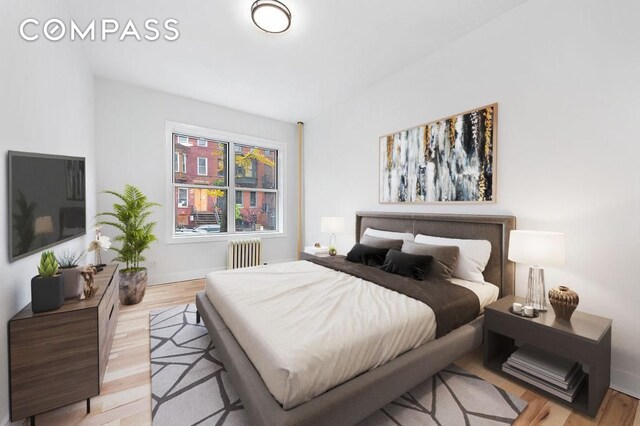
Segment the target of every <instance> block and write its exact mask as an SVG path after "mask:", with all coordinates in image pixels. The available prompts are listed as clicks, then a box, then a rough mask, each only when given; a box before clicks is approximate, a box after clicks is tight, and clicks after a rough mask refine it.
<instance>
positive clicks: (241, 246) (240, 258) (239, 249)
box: [227, 238, 262, 269]
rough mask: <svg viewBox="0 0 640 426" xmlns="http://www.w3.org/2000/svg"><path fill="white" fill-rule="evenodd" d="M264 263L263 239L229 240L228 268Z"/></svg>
mask: <svg viewBox="0 0 640 426" xmlns="http://www.w3.org/2000/svg"><path fill="white" fill-rule="evenodd" d="M261 264H262V240H261V239H260V238H250V239H246V240H230V241H229V259H228V261H227V269H237V268H247V267H249V266H258V265H261Z"/></svg>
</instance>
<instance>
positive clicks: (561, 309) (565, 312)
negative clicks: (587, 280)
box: [549, 285, 580, 321]
mask: <svg viewBox="0 0 640 426" xmlns="http://www.w3.org/2000/svg"><path fill="white" fill-rule="evenodd" d="M579 302H580V298H579V297H578V293H576V292H575V291H573V290H571V289H570V288H569V287H565V286H563V285H561V286H559V287H556V288H552V289H551V290H549V303H551V307H553V312H555V313H556V317H557V318H559V319H561V320H566V321H569V320H571V315H573V311H575V310H576V308H577V307H578V303H579Z"/></svg>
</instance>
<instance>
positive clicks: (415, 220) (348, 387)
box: [196, 212, 516, 425]
mask: <svg viewBox="0 0 640 426" xmlns="http://www.w3.org/2000/svg"><path fill="white" fill-rule="evenodd" d="M515 225H516V219H515V217H513V216H476V215H434V214H420V213H381V212H358V213H356V241H360V237H361V236H362V234H363V233H364V231H365V230H366V229H367V228H375V229H383V230H389V231H400V232H411V233H413V234H420V233H422V234H428V235H433V236H439V237H449V238H468V239H486V240H489V241H490V242H491V245H492V251H491V257H490V258H489V263H488V264H487V268H486V269H485V272H484V276H485V279H486V281H489V282H491V283H493V284H496V285H497V286H498V287H500V294H501V296H506V295H510V294H513V292H514V283H515V265H514V264H513V263H511V262H509V261H507V244H508V239H509V231H511V230H512V229H515ZM196 306H197V308H198V317H202V319H203V320H204V323H205V325H206V326H207V329H208V330H209V334H210V335H211V338H212V340H213V342H214V344H215V345H216V348H217V349H218V354H219V356H220V358H221V359H222V362H223V363H224V365H225V368H226V370H227V371H228V373H229V375H230V376H231V381H232V382H233V385H234V387H235V389H236V391H237V392H238V394H239V396H240V398H241V400H242V402H243V405H244V406H245V408H246V410H247V414H248V416H249V419H250V421H251V424H252V425H300V424H304V425H351V424H354V423H357V422H358V421H360V420H363V419H365V418H366V417H367V416H369V415H370V414H373V413H374V412H375V411H377V410H378V409H380V408H382V407H384V406H385V405H387V404H388V403H390V402H391V401H393V400H395V399H396V398H398V397H399V396H400V395H402V394H404V393H405V392H407V391H409V390H411V389H413V388H414V387H415V386H417V385H418V384H420V383H422V382H423V381H425V380H426V379H428V378H429V377H431V376H432V375H434V374H435V373H437V372H438V371H440V370H441V369H443V368H444V367H446V366H447V365H449V364H450V363H451V362H453V361H455V360H456V359H458V358H460V357H461V356H462V355H464V354H466V353H467V352H469V351H471V350H473V349H475V348H477V347H478V346H480V345H481V343H482V323H483V318H482V316H480V317H478V318H476V319H475V320H474V321H472V322H471V323H469V324H466V325H464V326H462V327H459V328H457V329H456V330H454V331H452V332H451V333H449V334H447V335H445V336H443V337H441V338H439V339H436V340H433V341H431V342H429V343H426V344H424V345H422V346H420V347H418V348H416V349H413V350H411V351H409V352H406V353H404V354H402V355H400V356H399V357H397V358H395V359H394V360H392V361H389V362H388V363H386V364H384V365H382V366H380V367H377V368H375V369H373V370H370V371H367V372H366V373H362V374H360V375H359V376H356V377H354V378H353V379H351V380H349V381H347V382H345V383H343V384H341V385H338V386H336V387H334V388H332V389H330V390H328V391H327V392H325V393H323V394H322V395H319V396H317V397H315V398H314V399H312V400H310V401H308V402H305V403H304V404H301V405H299V406H297V407H295V408H292V409H290V410H283V408H282V406H281V405H280V404H279V403H278V401H276V400H275V399H274V398H273V396H272V395H271V393H270V392H269V390H268V389H267V387H266V385H265V384H264V382H263V381H262V378H261V377H260V374H259V373H258V371H257V370H256V369H255V367H254V366H253V364H252V363H251V361H250V360H249V358H248V357H247V355H246V354H245V352H244V351H243V350H242V347H241V346H240V344H239V343H238V342H237V341H236V339H235V337H234V336H233V334H232V333H231V331H230V330H229V329H228V328H227V326H226V324H225V323H224V321H223V320H222V318H221V317H220V315H219V314H218V312H217V311H216V310H215V308H214V307H213V305H212V304H211V303H210V302H209V299H208V298H207V296H206V295H205V293H204V291H202V292H199V293H198V294H197V295H196Z"/></svg>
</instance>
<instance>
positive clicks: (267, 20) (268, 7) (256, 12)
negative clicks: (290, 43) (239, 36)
mask: <svg viewBox="0 0 640 426" xmlns="http://www.w3.org/2000/svg"><path fill="white" fill-rule="evenodd" d="M251 19H252V20H253V23H254V24H256V27H258V28H260V29H261V30H262V31H265V32H268V33H274V34H277V33H283V32H285V31H287V30H288V29H289V27H290V26H291V12H290V11H289V9H288V8H287V6H285V5H284V4H282V3H280V2H279V1H278V0H256V2H255V3H253V5H252V6H251Z"/></svg>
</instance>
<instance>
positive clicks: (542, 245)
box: [508, 231, 565, 266]
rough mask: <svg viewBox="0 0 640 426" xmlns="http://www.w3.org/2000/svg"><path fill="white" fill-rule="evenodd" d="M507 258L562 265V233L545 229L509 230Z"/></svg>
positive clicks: (563, 246)
mask: <svg viewBox="0 0 640 426" xmlns="http://www.w3.org/2000/svg"><path fill="white" fill-rule="evenodd" d="M508 258H509V260H511V261H513V262H516V263H524V264H527V265H535V266H562V265H564V262H565V244H564V234H563V233H561V232H545V231H511V234H510V235H509V256H508Z"/></svg>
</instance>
